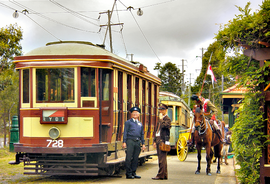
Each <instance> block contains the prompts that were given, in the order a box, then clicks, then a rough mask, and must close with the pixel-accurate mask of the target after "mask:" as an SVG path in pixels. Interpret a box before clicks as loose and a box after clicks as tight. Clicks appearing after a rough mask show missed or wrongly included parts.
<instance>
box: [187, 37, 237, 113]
mask: <svg viewBox="0 0 270 184" xmlns="http://www.w3.org/2000/svg"><path fill="white" fill-rule="evenodd" d="M211 54H212V56H211ZM210 56H211V60H210ZM209 61H210V64H211V67H212V70H213V72H214V75H215V78H216V79H217V83H215V84H214V86H213V85H212V80H211V76H210V75H206V78H205V74H206V73H207V69H208V63H209ZM224 61H225V50H224V48H223V47H222V45H221V44H220V43H219V42H217V41H216V42H214V43H212V44H210V45H209V47H208V48H207V51H206V52H205V53H204V55H203V59H202V69H201V72H200V75H199V76H198V77H197V78H196V80H195V85H194V86H192V87H191V91H192V93H193V94H200V93H201V95H202V96H203V97H205V98H208V99H210V100H211V101H212V102H213V103H214V104H215V106H216V107H217V108H218V109H219V115H220V114H221V105H220V104H221V97H220V95H219V94H220V92H221V91H222V75H223V76H224V81H225V83H224V84H223V85H224V88H226V87H229V86H231V85H233V84H234V83H233V80H232V78H231V77H230V76H229V75H228V74H226V72H225V68H224V66H223V63H224ZM204 78H205V81H204ZM202 87H203V88H202ZM191 105H193V103H192V104H191ZM191 107H192V106H191Z"/></svg>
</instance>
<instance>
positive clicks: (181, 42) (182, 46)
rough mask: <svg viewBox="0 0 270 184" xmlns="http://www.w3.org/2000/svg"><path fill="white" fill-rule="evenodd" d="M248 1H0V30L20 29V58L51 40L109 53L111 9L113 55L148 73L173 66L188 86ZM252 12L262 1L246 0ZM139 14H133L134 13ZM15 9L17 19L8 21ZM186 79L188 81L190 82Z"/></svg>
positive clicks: (12, 17)
mask: <svg viewBox="0 0 270 184" xmlns="http://www.w3.org/2000/svg"><path fill="white" fill-rule="evenodd" d="M247 2H248V0H117V1H115V0H76V1H74V0H0V20H1V21H0V27H6V26H7V25H9V24H15V23H17V25H18V26H20V27H21V28H22V31H23V40H22V41H21V45H22V49H23V53H24V54H25V53H27V52H29V51H31V50H33V49H35V48H38V47H43V46H45V45H46V43H48V42H54V41H59V40H61V41H88V42H92V43H94V44H103V42H104V40H105V45H106V49H107V50H109V51H110V42H109V39H108V38H109V36H108V34H107V36H106V39H104V37H105V33H106V28H107V26H102V27H101V25H107V23H108V14H107V13H105V12H107V11H108V10H110V11H111V10H112V8H113V5H114V8H113V13H112V17H111V24H119V23H123V25H113V26H111V28H112V47H113V53H115V54H117V55H118V56H120V57H122V58H125V59H128V60H130V59H131V54H132V55H133V60H134V61H139V62H140V63H142V64H144V65H145V66H146V67H147V69H148V70H149V72H150V73H153V74H154V75H157V74H158V73H157V71H156V70H153V69H154V67H155V65H156V63H158V62H161V63H162V64H163V65H164V64H166V63H167V62H172V63H175V64H176V66H177V67H179V68H180V69H181V71H182V65H183V64H182V63H184V70H185V82H187V83H189V82H190V81H191V83H194V80H195V79H196V77H197V76H198V75H199V73H200V69H201V67H202V61H201V56H202V49H203V50H204V52H205V51H206V49H207V47H208V46H209V44H211V43H213V42H214V41H215V39H214V37H215V35H216V34H217V33H218V31H219V30H220V26H224V24H227V23H228V21H229V20H232V19H233V18H235V15H239V14H240V12H239V10H238V8H237V7H236V6H238V7H242V8H244V7H245V5H246V4H247ZM250 2H251V6H250V8H251V9H252V11H253V12H256V11H258V10H260V5H261V4H262V0H250ZM139 8H140V10H141V11H142V15H141V16H139V15H138V10H139ZM16 10H17V13H18V15H19V16H18V17H17V18H14V16H13V15H14V12H15V11H16ZM190 79H191V80H190Z"/></svg>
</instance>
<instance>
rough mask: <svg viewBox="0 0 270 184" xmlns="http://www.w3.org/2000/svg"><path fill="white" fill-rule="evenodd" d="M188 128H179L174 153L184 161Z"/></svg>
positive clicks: (188, 136) (186, 152)
mask: <svg viewBox="0 0 270 184" xmlns="http://www.w3.org/2000/svg"><path fill="white" fill-rule="evenodd" d="M189 138H190V129H185V130H179V138H178V141H177V144H176V153H177V157H178V159H179V160H180V161H185V160H186V158H187V155H188V140H189Z"/></svg>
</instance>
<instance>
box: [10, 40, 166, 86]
mask: <svg viewBox="0 0 270 184" xmlns="http://www.w3.org/2000/svg"><path fill="white" fill-rule="evenodd" d="M63 60H65V61H66V62H65V63H64V64H65V65H70V66H71V65H82V63H85V62H88V61H107V62H111V63H113V64H112V65H113V66H114V67H117V66H118V68H121V69H124V68H126V69H127V70H128V71H130V72H135V73H136V74H137V75H139V76H144V77H150V78H151V80H153V81H155V82H157V83H159V84H160V83H161V81H160V79H159V78H158V77H156V76H154V75H153V74H151V73H149V72H148V71H147V69H145V67H144V66H143V65H142V64H141V65H140V63H133V62H131V61H128V60H126V59H123V58H121V57H120V56H117V55H116V54H113V53H111V52H109V51H107V50H106V49H104V48H102V47H101V46H98V45H95V44H93V43H91V42H83V41H60V42H50V43H47V44H46V46H43V47H39V48H36V49H34V50H32V51H30V52H28V53H26V54H24V55H23V56H16V57H15V58H14V63H16V69H18V68H25V67H42V66H49V65H54V64H55V63H53V62H55V61H63ZM41 61H42V62H41ZM83 61H85V62H83ZM76 62H77V63H76ZM60 64H61V63H60ZM62 64H63V62H62ZM64 64H63V65H64ZM112 65H110V67H111V66H112ZM139 65H140V66H139ZM141 66H142V67H141ZM103 67H104V66H103Z"/></svg>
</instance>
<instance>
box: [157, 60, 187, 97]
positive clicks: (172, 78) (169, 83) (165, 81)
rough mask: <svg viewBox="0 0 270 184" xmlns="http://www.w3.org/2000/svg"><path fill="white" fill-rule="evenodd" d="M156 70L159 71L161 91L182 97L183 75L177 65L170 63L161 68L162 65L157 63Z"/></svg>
mask: <svg viewBox="0 0 270 184" xmlns="http://www.w3.org/2000/svg"><path fill="white" fill-rule="evenodd" d="M154 70H159V74H158V77H159V78H160V79H161V87H160V91H168V92H172V93H174V94H176V95H178V96H181V93H182V90H181V85H182V82H181V79H182V77H183V75H182V73H181V72H180V69H179V68H177V66H176V64H173V63H171V62H168V63H166V64H165V65H164V66H161V63H156V66H155V68H154Z"/></svg>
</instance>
